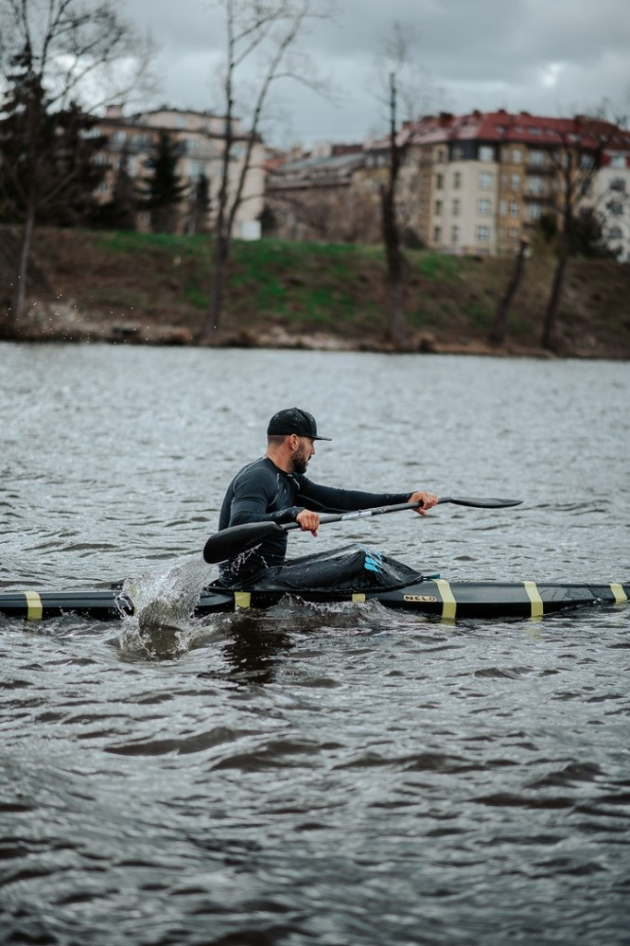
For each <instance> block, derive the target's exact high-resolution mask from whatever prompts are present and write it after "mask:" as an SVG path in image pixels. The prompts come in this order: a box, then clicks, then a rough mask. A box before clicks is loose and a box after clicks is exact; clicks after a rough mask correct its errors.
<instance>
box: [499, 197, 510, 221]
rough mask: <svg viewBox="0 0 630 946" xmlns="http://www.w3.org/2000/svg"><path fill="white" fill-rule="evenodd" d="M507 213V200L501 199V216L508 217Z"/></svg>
mask: <svg viewBox="0 0 630 946" xmlns="http://www.w3.org/2000/svg"><path fill="white" fill-rule="evenodd" d="M507 214H508V205H507V200H501V201H499V216H501V217H507Z"/></svg>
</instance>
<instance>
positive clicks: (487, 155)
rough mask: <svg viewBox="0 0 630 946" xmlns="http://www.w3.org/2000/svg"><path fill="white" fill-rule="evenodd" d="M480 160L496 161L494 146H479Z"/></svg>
mask: <svg viewBox="0 0 630 946" xmlns="http://www.w3.org/2000/svg"><path fill="white" fill-rule="evenodd" d="M479 160H480V161H494V148H492V147H490V145H481V146H480V148H479Z"/></svg>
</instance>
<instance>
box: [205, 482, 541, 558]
mask: <svg viewBox="0 0 630 946" xmlns="http://www.w3.org/2000/svg"><path fill="white" fill-rule="evenodd" d="M438 502H439V503H440V504H442V505H443V504H444V503H454V504H455V505H457V506H473V507H475V508H478V509H502V508H504V507H506V506H517V505H518V504H519V503H520V502H522V500H520V499H474V498H468V499H466V498H461V499H458V498H456V497H453V496H445V497H443V498H442V499H440V500H438ZM421 505H422V503H419V502H414V503H393V504H392V505H390V506H376V507H373V508H371V509H358V510H356V511H352V512H340V513H324V514H322V515H321V516H320V517H319V522H320V525H327V524H328V523H329V522H344V521H346V520H350V519H369V518H371V517H372V516H383V515H385V514H386V513H390V512H402V511H403V510H405V509H418V508H419V507H420V506H421ZM300 528H301V526H300V523H299V522H287V523H285V524H283V525H280V524H278V523H277V522H269V521H265V522H247V523H244V524H243V525H240V526H232V527H231V528H229V529H224V530H223V531H222V532H216V533H215V534H214V535H211V536H210V538H209V539H208V541H207V542H206V544H205V546H204V550H203V557H204V559H205V561H206V562H208V563H209V564H213V565H216V564H218V563H219V562H224V561H226V560H227V559H229V558H234V556H236V555H239V554H240V553H241V552H246V551H247V550H248V549H251V548H254V546H256V545H260V543H261V542H263V541H264V539H265V538H267V537H269V536H271V535H273V534H276V535H277V533H278V532H279V531H282V532H288V531H289V530H291V529H300Z"/></svg>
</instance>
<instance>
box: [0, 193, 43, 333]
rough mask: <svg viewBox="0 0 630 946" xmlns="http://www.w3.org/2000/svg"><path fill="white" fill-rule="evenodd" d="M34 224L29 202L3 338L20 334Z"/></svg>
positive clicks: (33, 209) (32, 211)
mask: <svg viewBox="0 0 630 946" xmlns="http://www.w3.org/2000/svg"><path fill="white" fill-rule="evenodd" d="M34 226H35V207H34V205H33V204H32V202H29V206H28V210H27V214H26V220H25V221H24V227H23V229H22V238H21V240H20V241H19V250H18V256H17V259H16V261H15V269H14V282H13V291H12V294H11V307H10V309H9V311H8V312H7V313H6V314H5V317H4V319H3V332H2V334H3V335H4V336H5V338H16V337H17V336H19V334H20V326H19V323H20V319H21V317H22V314H23V311H24V302H25V299H26V279H27V276H28V259H29V256H30V252H31V244H32V242H33V229H34Z"/></svg>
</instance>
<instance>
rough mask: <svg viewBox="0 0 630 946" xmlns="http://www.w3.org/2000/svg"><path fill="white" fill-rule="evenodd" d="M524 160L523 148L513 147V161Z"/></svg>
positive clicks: (517, 162)
mask: <svg viewBox="0 0 630 946" xmlns="http://www.w3.org/2000/svg"><path fill="white" fill-rule="evenodd" d="M522 160H523V155H522V152H521V149H520V148H513V149H512V163H513V164H520V163H521V161H522Z"/></svg>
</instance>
